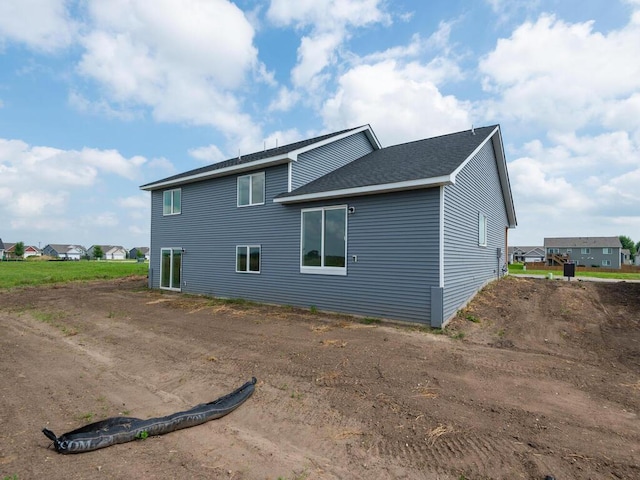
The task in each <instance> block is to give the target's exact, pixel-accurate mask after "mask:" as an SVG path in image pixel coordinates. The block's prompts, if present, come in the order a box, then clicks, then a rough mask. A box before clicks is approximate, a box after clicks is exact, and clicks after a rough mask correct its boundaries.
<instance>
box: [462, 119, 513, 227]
mask: <svg viewBox="0 0 640 480" xmlns="http://www.w3.org/2000/svg"><path fill="white" fill-rule="evenodd" d="M489 140H491V142H492V143H493V149H494V151H495V152H496V159H497V166H498V175H499V176H500V185H501V187H502V197H503V198H504V203H505V207H506V209H507V219H508V220H509V227H510V228H515V226H516V225H517V221H516V212H515V208H514V206H513V196H512V195H511V185H510V183H509V174H508V172H507V159H506V158H505V156H504V147H503V146H502V135H501V134H500V127H499V126H496V128H494V129H493V131H492V132H491V133H490V134H489V135H487V138H486V139H484V141H483V142H482V143H481V144H480V145H478V147H477V148H476V149H475V150H474V151H473V152H471V155H469V156H468V157H467V158H466V159H465V161H464V162H462V163H461V164H460V166H458V168H456V169H455V170H454V171H453V173H452V174H451V180H452V182H453V183H455V182H456V175H458V173H460V171H461V170H462V169H463V168H464V167H465V166H466V165H467V163H469V162H470V161H471V159H472V158H473V157H475V156H476V154H477V153H478V152H479V151H480V150H481V149H482V148H483V147H484V146H485V145H486V144H487V142H488V141H489Z"/></svg>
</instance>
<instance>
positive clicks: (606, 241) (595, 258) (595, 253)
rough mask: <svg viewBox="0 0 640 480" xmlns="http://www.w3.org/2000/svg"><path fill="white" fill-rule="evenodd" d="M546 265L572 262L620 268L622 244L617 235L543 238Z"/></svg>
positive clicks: (590, 265)
mask: <svg viewBox="0 0 640 480" xmlns="http://www.w3.org/2000/svg"><path fill="white" fill-rule="evenodd" d="M544 249H545V252H546V259H547V264H548V265H562V264H564V263H567V262H573V263H575V264H576V265H579V266H580V265H581V266H584V267H603V268H620V265H621V264H622V244H621V243H620V239H619V238H618V237H558V238H545V239H544Z"/></svg>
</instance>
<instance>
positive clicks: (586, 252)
mask: <svg viewBox="0 0 640 480" xmlns="http://www.w3.org/2000/svg"><path fill="white" fill-rule="evenodd" d="M580 253H581V254H582V255H589V254H590V253H591V249H590V248H581V249H580Z"/></svg>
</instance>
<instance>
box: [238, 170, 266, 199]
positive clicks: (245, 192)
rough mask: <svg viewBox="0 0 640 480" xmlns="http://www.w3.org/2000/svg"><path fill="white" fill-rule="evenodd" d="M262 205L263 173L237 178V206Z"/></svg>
mask: <svg viewBox="0 0 640 480" xmlns="http://www.w3.org/2000/svg"><path fill="white" fill-rule="evenodd" d="M263 204H264V172H259V173H252V174H251V175H242V176H240V177H238V206H239V207H246V206H249V205H263Z"/></svg>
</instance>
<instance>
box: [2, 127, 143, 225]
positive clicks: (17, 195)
mask: <svg viewBox="0 0 640 480" xmlns="http://www.w3.org/2000/svg"><path fill="white" fill-rule="evenodd" d="M145 164H146V159H145V158H144V157H140V156H133V157H130V158H126V157H124V156H122V155H121V154H120V153H118V152H117V151H115V150H98V149H93V148H84V149H82V150H62V149H58V148H53V147H47V146H31V145H29V144H27V143H26V142H23V141H20V140H7V139H0V200H3V201H0V214H1V215H2V217H3V218H6V219H7V220H8V222H9V224H10V225H11V226H12V228H14V229H17V230H20V229H27V228H28V227H30V228H31V229H38V230H47V229H52V231H53V232H57V231H60V230H61V229H62V228H63V227H64V228H66V229H69V231H73V230H74V229H78V228H80V227H81V225H83V224H84V225H85V226H86V225H98V226H102V227H109V226H115V225H117V223H118V217H117V214H116V213H114V212H108V211H104V210H103V211H99V212H98V213H96V214H91V215H89V214H84V215H82V216H81V215H79V212H81V211H84V210H85V209H84V207H85V206H86V205H88V204H91V203H92V202H95V203H99V204H100V205H101V206H103V205H104V204H105V201H104V199H100V200H98V201H95V200H92V192H93V189H97V188H100V185H101V184H103V183H105V182H107V181H108V179H109V178H110V177H115V178H119V179H121V181H130V180H131V181H132V180H135V179H136V178H138V177H139V176H140V170H141V169H142V168H143V166H144V165H145ZM107 201H108V202H111V201H112V200H111V199H108V200H107ZM147 208H148V207H147ZM72 218H73V219H74V220H73V221H70V219H72Z"/></svg>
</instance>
